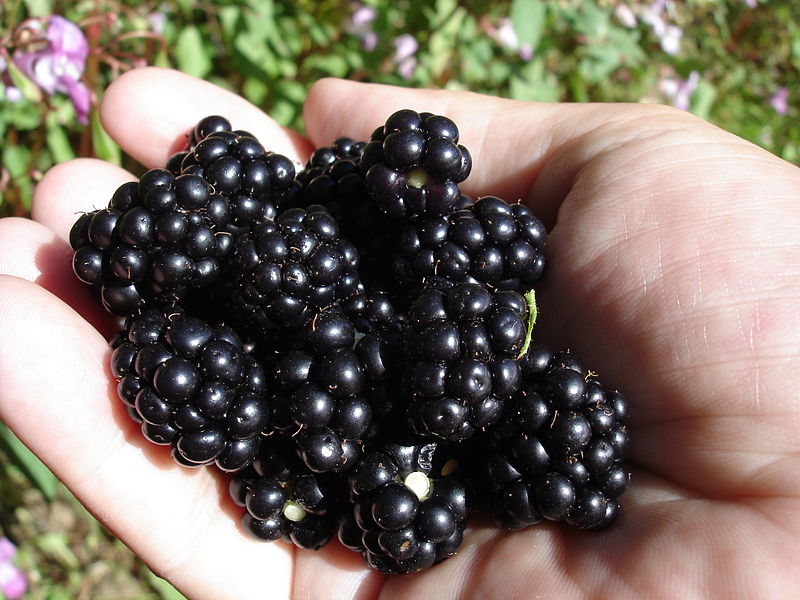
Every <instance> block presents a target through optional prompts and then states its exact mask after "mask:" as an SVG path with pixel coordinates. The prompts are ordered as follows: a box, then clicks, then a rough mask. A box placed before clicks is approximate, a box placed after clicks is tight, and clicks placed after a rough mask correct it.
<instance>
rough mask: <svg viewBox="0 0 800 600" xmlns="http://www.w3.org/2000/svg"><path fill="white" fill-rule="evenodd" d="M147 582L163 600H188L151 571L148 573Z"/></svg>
mask: <svg viewBox="0 0 800 600" xmlns="http://www.w3.org/2000/svg"><path fill="white" fill-rule="evenodd" d="M147 581H148V582H149V583H150V586H151V587H152V588H153V589H154V590H155V591H156V593H157V594H158V596H159V598H161V600H186V598H185V596H184V595H183V594H181V593H180V592H179V591H178V590H176V589H175V588H174V587H172V585H170V583H169V582H168V581H166V580H165V579H162V578H161V577H159V576H158V575H156V574H155V573H153V572H152V571H150V570H149V569H148V571H147Z"/></svg>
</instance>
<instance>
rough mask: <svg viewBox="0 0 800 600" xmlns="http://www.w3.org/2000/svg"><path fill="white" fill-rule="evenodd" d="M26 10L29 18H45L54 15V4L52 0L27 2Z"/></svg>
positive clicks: (30, 0) (27, 0)
mask: <svg viewBox="0 0 800 600" xmlns="http://www.w3.org/2000/svg"><path fill="white" fill-rule="evenodd" d="M25 8H27V9H28V16H29V17H44V16H47V15H51V14H53V3H52V2H50V0H25Z"/></svg>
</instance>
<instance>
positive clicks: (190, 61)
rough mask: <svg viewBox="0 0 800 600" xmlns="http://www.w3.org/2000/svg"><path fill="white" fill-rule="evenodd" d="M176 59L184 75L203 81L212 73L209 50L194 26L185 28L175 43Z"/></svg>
mask: <svg viewBox="0 0 800 600" xmlns="http://www.w3.org/2000/svg"><path fill="white" fill-rule="evenodd" d="M175 58H176V59H177V61H178V68H179V69H180V70H181V71H183V72H184V73H188V74H189V75H193V76H195V77H198V78H200V79H203V78H204V77H205V76H206V75H208V73H209V71H211V67H212V63H211V57H210V56H209V49H208V47H207V46H206V44H205V40H203V36H202V35H201V34H200V30H199V29H198V28H197V27H195V26H194V25H187V26H185V27H184V28H183V29H182V30H181V32H180V33H179V34H178V39H177V40H176V42H175Z"/></svg>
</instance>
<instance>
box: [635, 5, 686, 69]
mask: <svg viewBox="0 0 800 600" xmlns="http://www.w3.org/2000/svg"><path fill="white" fill-rule="evenodd" d="M666 7H667V0H656V1H655V2H652V3H651V4H650V5H649V6H648V7H647V8H645V9H644V10H642V12H641V15H640V16H641V19H642V21H644V22H645V23H647V24H648V25H650V27H651V28H652V30H653V33H654V34H655V36H656V37H657V38H658V40H659V42H660V44H661V49H662V50H663V51H664V52H666V53H667V54H670V55H672V56H674V55H676V54H677V53H678V52H679V51H680V49H681V38H682V37H683V29H681V28H680V27H678V26H677V25H670V24H668V23H667V22H666V21H665V20H664V16H663V13H664V10H665V9H666Z"/></svg>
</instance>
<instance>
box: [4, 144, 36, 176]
mask: <svg viewBox="0 0 800 600" xmlns="http://www.w3.org/2000/svg"><path fill="white" fill-rule="evenodd" d="M30 162H31V151H30V150H28V149H27V148H26V147H24V146H10V145H9V146H6V147H5V148H3V166H4V167H5V168H6V169H8V174H9V175H11V177H21V176H22V175H25V174H26V173H27V172H28V168H29V166H30Z"/></svg>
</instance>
